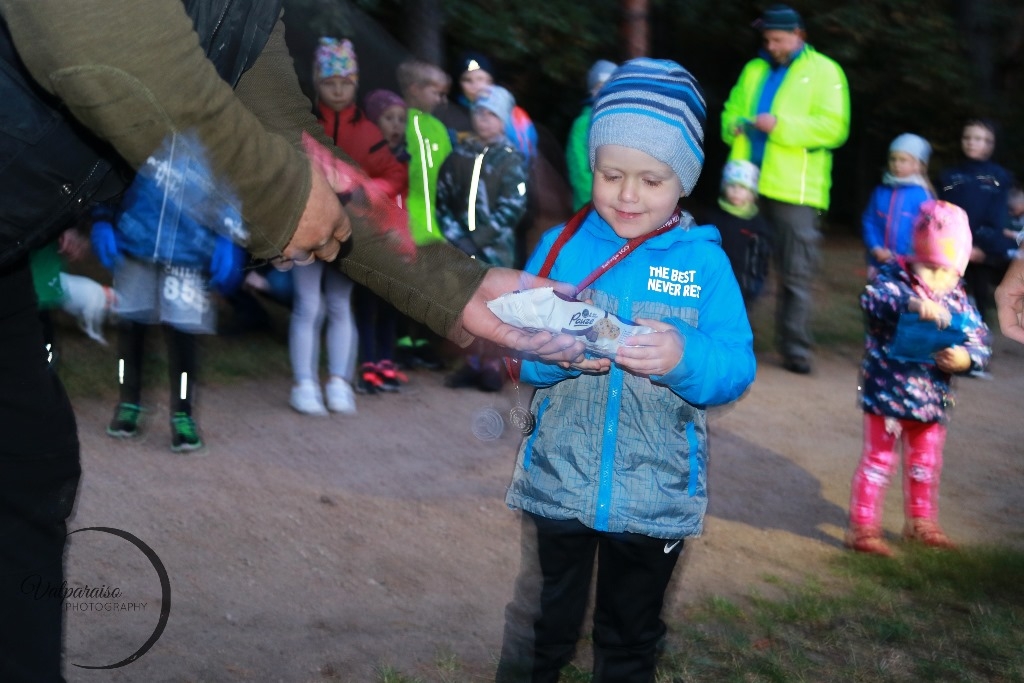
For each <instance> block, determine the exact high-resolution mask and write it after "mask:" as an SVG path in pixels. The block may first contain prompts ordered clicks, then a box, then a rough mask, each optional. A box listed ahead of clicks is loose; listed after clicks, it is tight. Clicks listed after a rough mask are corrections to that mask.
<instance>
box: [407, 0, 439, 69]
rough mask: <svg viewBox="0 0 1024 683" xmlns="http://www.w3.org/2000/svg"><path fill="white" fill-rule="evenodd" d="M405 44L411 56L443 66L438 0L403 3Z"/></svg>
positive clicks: (416, 0) (418, 0)
mask: <svg viewBox="0 0 1024 683" xmlns="http://www.w3.org/2000/svg"><path fill="white" fill-rule="evenodd" d="M404 7H405V26H404V33H405V41H404V42H405V44H406V45H407V46H408V47H409V50H410V51H411V52H412V54H413V56H414V57H416V58H417V59H420V60H423V61H424V62H430V63H431V64H436V65H438V66H440V67H442V68H443V67H444V47H443V41H442V29H443V28H444V13H443V12H442V11H441V1H440V0H408V1H407V2H406V3H405V4H404Z"/></svg>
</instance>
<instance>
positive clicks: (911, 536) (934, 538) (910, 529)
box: [903, 517, 956, 550]
mask: <svg viewBox="0 0 1024 683" xmlns="http://www.w3.org/2000/svg"><path fill="white" fill-rule="evenodd" d="M903 538H905V539H907V540H908V541H916V542H917V543H921V544H923V545H926V546H928V547H930V548H942V549H943V550H956V544H955V543H953V541H951V540H949V537H948V536H946V532H944V531H943V530H942V527H940V526H939V523H938V522H936V521H934V520H931V519H924V518H922V517H919V518H917V519H908V520H907V521H906V523H905V524H904V525H903Z"/></svg>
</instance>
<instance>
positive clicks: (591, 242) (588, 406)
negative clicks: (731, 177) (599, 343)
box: [497, 58, 755, 683]
mask: <svg viewBox="0 0 1024 683" xmlns="http://www.w3.org/2000/svg"><path fill="white" fill-rule="evenodd" d="M705 118H706V105H705V102H704V97H703V94H702V92H701V89H700V86H699V84H698V83H697V81H696V80H695V79H694V78H693V76H691V75H690V73H689V72H687V71H686V70H685V69H683V68H682V67H681V66H679V65H678V64H676V63H674V62H671V61H664V60H652V59H646V58H642V59H635V60H632V61H630V62H627V63H626V64H624V65H623V66H621V67H619V68H618V69H617V70H616V71H615V72H614V73H613V74H612V76H611V78H610V79H609V80H608V82H607V83H606V85H605V86H604V88H602V90H601V92H600V94H599V96H598V98H597V101H596V102H595V104H594V114H593V123H592V125H591V131H590V139H589V150H590V163H591V165H592V167H593V169H594V184H593V200H592V207H591V206H588V207H584V209H583V210H582V211H583V212H584V213H585V218H583V221H582V223H580V224H579V225H578V229H577V231H576V232H575V234H574V235H573V236H572V237H571V238H569V239H568V241H564V238H563V240H559V237H560V235H561V234H562V232H563V230H564V229H566V228H565V226H558V227H556V228H554V229H553V230H551V231H549V232H548V233H547V234H546V235H544V237H543V238H542V239H541V242H540V244H539V245H538V247H537V250H536V252H535V253H534V254H533V256H532V257H531V258H530V261H529V263H528V264H527V270H528V271H531V272H534V273H537V272H539V271H540V270H541V269H542V264H545V263H546V264H549V265H550V264H551V263H552V262H553V265H551V266H550V277H552V278H554V279H556V280H562V281H567V282H573V283H579V282H581V281H584V280H592V284H590V285H589V286H587V287H586V288H585V289H583V291H581V292H579V294H578V298H580V299H584V300H590V301H592V302H593V303H594V305H596V306H598V307H600V308H603V309H605V310H607V311H609V312H612V313H615V314H617V315H618V316H620V317H621V318H624V319H628V320H631V321H635V322H636V323H639V324H643V325H646V326H648V327H650V328H652V329H653V330H654V332H652V333H650V334H644V335H638V336H635V337H632V338H631V339H630V341H629V342H628V345H626V346H622V347H620V348H619V350H618V352H617V354H616V356H615V357H614V358H612V359H609V358H596V357H595V358H591V357H588V358H586V359H585V360H583V361H581V362H578V363H574V364H572V365H569V364H548V363H544V362H540V361H532V360H523V361H522V362H521V364H520V379H521V381H523V382H525V383H527V384H531V385H533V386H535V387H537V390H536V393H535V395H534V398H533V401H532V404H531V410H532V412H533V415H534V418H535V420H536V424H535V428H534V429H533V431H532V433H531V434H530V435H529V436H528V437H527V438H526V439H525V440H524V442H523V444H522V446H521V448H520V450H519V454H518V457H517V460H516V465H515V471H514V473H513V476H512V483H511V486H510V487H509V489H508V495H507V498H506V502H507V503H508V504H509V506H510V507H512V508H518V509H521V510H522V511H523V513H524V514H523V534H524V536H523V544H524V545H523V548H524V551H523V559H524V562H523V567H522V568H521V570H520V575H519V578H518V579H517V585H516V598H515V599H514V600H513V601H512V603H510V604H509V606H508V609H507V610H506V627H505V639H504V644H503V648H502V657H501V662H500V664H499V670H498V677H497V680H498V681H519V680H529V681H556V680H558V672H559V670H560V669H561V668H562V667H563V666H565V665H566V664H568V663H569V662H570V661H571V659H572V657H573V653H574V650H575V647H576V642H577V640H578V639H579V635H580V629H581V627H582V622H583V617H584V614H585V611H586V607H587V600H588V596H589V593H590V579H591V575H592V573H593V565H594V559H595V557H596V558H597V563H598V569H597V589H596V602H595V609H594V627H593V648H594V678H593V680H594V681H595V682H601V681H604V682H606V683H607V682H610V681H616V682H617V683H620V682H623V681H629V682H634V681H637V682H639V681H653V680H654V672H655V665H656V655H657V651H658V645H659V642H660V641H661V639H662V638H663V636H664V634H665V630H666V629H665V624H664V623H663V622H662V620H661V608H662V603H663V601H664V597H665V591H666V588H667V586H668V582H669V579H670V577H671V575H672V571H673V568H674V567H675V564H676V561H677V560H678V558H679V555H680V553H681V551H682V549H683V545H684V539H685V538H688V537H691V536H697V535H699V534H700V533H701V529H702V526H703V520H704V512H705V510H706V508H707V446H708V441H707V439H708V435H707V416H706V413H705V409H706V407H707V406H713V405H720V404H724V403H728V402H731V401H735V400H736V399H738V398H739V397H740V396H741V395H742V394H743V392H744V391H745V390H746V389H747V387H748V386H750V384H751V382H753V380H754V372H755V359H754V352H753V335H752V333H751V330H750V324H749V323H748V321H747V316H746V313H745V310H744V305H743V297H742V295H741V293H740V288H739V285H738V284H737V283H736V278H735V276H734V275H733V272H732V268H731V267H730V264H729V259H728V258H727V257H726V255H725V252H724V251H722V248H721V246H720V238H719V234H718V231H717V230H716V229H715V228H714V227H712V226H698V225H696V224H695V223H694V221H693V219H692V218H691V217H690V215H689V214H687V213H685V212H682V211H680V210H679V209H678V201H679V199H680V197H683V196H686V195H688V194H689V193H690V192H691V191H692V190H693V187H694V184H695V183H696V182H697V178H698V176H699V175H700V171H701V167H702V165H703V162H704V151H703V140H704V130H703V129H704V122H705ZM571 223H572V222H570V224H571ZM556 241H557V242H556ZM557 243H561V244H562V248H561V249H560V251H559V252H558V253H557V254H556V255H555V256H554V258H552V257H551V253H550V252H551V251H552V250H553V248H555V245H556V244H557ZM624 251H625V254H624V255H623V252H624ZM615 256H619V257H620V258H618V259H616V258H615ZM595 275H596V276H597V277H596V279H593V276H595Z"/></svg>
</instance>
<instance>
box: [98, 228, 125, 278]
mask: <svg viewBox="0 0 1024 683" xmlns="http://www.w3.org/2000/svg"><path fill="white" fill-rule="evenodd" d="M91 240H92V250H93V251H94V252H95V253H96V258H98V259H99V260H100V263H102V264H103V267H104V268H106V269H107V270H114V268H116V267H117V266H118V265H120V264H121V261H122V260H123V257H122V256H121V252H120V251H118V250H117V236H116V235H115V234H114V226H113V225H111V224H110V223H108V222H107V221H97V222H95V223H93V224H92V235H91Z"/></svg>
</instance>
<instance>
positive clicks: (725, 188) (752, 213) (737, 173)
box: [701, 159, 772, 304]
mask: <svg viewBox="0 0 1024 683" xmlns="http://www.w3.org/2000/svg"><path fill="white" fill-rule="evenodd" d="M759 175H760V172H759V170H758V168H757V166H755V165H754V164H752V163H751V162H749V161H746V160H745V159H733V160H731V161H729V162H728V163H726V165H725V168H724V169H722V184H721V194H720V195H719V197H718V204H717V205H716V206H715V207H713V208H711V209H710V210H709V211H707V212H706V213H703V214H701V218H702V219H703V222H705V223H709V224H711V225H714V226H715V227H716V228H718V232H719V233H721V235H722V249H724V250H725V253H726V255H727V256H728V257H729V262H730V263H731V264H732V271H733V274H735V275H736V280H737V281H738V282H739V283H740V291H742V292H743V300H744V301H745V302H746V303H748V304H749V303H750V302H752V301H754V300H755V299H756V298H757V297H758V296H759V295H760V294H761V292H762V290H763V289H764V284H765V281H766V280H767V279H768V268H769V263H770V262H771V250H772V247H771V232H770V228H769V226H768V221H766V220H765V218H764V215H763V214H762V213H761V211H760V210H759V208H758V205H757V182H758V177H759Z"/></svg>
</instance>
